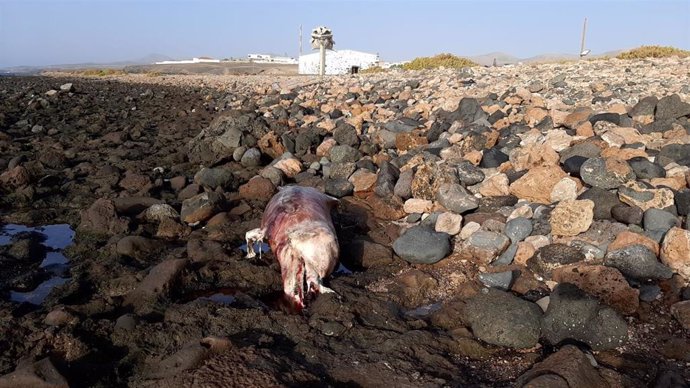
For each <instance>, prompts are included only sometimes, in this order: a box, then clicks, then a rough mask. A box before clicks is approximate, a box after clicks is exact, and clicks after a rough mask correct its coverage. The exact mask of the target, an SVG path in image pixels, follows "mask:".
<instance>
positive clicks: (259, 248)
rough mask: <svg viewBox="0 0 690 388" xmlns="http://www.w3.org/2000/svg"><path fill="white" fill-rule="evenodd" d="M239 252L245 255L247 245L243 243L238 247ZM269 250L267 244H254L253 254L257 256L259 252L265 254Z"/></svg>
mask: <svg viewBox="0 0 690 388" xmlns="http://www.w3.org/2000/svg"><path fill="white" fill-rule="evenodd" d="M240 250H241V251H242V252H244V253H247V244H246V243H245V244H242V245H240ZM270 250H271V247H270V246H269V245H268V244H266V243H265V242H255V243H254V252H256V253H257V254H258V253H259V252H261V253H266V252H268V251H270Z"/></svg>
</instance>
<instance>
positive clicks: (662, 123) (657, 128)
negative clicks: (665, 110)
mask: <svg viewBox="0 0 690 388" xmlns="http://www.w3.org/2000/svg"><path fill="white" fill-rule="evenodd" d="M673 123H675V120H674V119H664V120H656V121H653V122H651V123H649V124H646V125H643V126H641V127H640V129H639V131H640V133H641V134H643V135H646V134H650V133H655V132H666V131H669V130H671V129H673Z"/></svg>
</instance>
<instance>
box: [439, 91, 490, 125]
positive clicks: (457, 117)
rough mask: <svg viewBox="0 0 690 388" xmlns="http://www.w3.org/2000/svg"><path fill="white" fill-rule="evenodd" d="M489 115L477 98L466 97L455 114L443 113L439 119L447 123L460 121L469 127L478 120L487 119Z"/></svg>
mask: <svg viewBox="0 0 690 388" xmlns="http://www.w3.org/2000/svg"><path fill="white" fill-rule="evenodd" d="M487 117H488V115H487V114H486V112H484V110H483V109H482V107H481V105H479V102H478V101H477V99H475V98H470V97H465V98H463V99H462V100H460V104H459V105H458V109H456V110H455V111H453V112H446V111H441V112H439V114H438V118H439V119H440V120H441V121H444V122H447V123H451V124H452V123H453V122H455V121H460V122H462V123H463V124H465V125H469V124H471V123H473V122H475V121H477V120H480V119H486V118H487Z"/></svg>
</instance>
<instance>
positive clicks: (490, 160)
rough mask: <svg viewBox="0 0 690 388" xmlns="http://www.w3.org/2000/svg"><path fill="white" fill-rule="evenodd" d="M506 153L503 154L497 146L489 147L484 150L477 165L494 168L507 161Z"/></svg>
mask: <svg viewBox="0 0 690 388" xmlns="http://www.w3.org/2000/svg"><path fill="white" fill-rule="evenodd" d="M508 159H509V158H508V155H506V154H504V153H503V152H501V150H499V149H498V148H496V147H494V148H490V149H488V150H486V151H485V152H484V156H482V161H481V162H479V167H482V168H494V167H498V166H500V165H501V164H503V163H505V162H507V161H508Z"/></svg>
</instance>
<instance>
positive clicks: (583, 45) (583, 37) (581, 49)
mask: <svg viewBox="0 0 690 388" xmlns="http://www.w3.org/2000/svg"><path fill="white" fill-rule="evenodd" d="M586 34H587V18H585V24H584V25H583V26H582V43H581V44H580V58H582V57H584V56H585V55H587V54H589V53H585V35H586Z"/></svg>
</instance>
